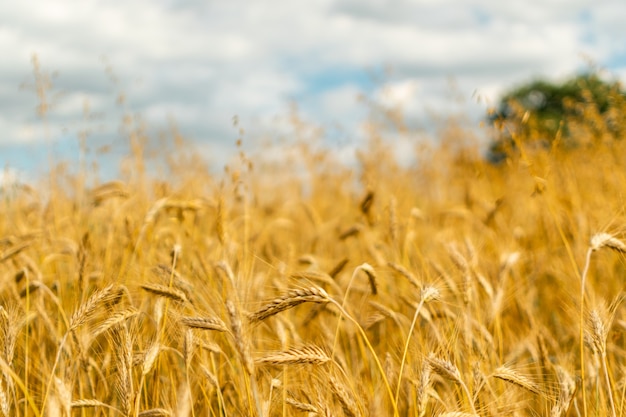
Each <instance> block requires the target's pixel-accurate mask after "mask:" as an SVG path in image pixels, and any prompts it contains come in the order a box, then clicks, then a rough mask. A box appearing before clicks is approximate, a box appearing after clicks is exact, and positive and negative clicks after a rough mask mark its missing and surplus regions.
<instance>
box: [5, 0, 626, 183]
mask: <svg viewBox="0 0 626 417" xmlns="http://www.w3.org/2000/svg"><path fill="white" fill-rule="evenodd" d="M624 16H626V2H624V1H623V0H595V1H593V2H592V1H587V0H584V1H583V0H567V1H565V0H524V1H521V0H510V1H497V0H412V1H411V0H389V1H379V0H344V1H340V0H309V1H293V0H258V1H253V2H251V1H239V0H228V1H217V0H133V1H127V0H88V1H71V0H59V1H55V0H51V1H45V2H44V1H40V0H39V1H37V0H21V1H19V2H8V1H7V2H1V3H0V50H1V51H2V58H1V59H0V163H3V165H4V167H8V168H9V169H10V170H12V171H15V172H18V173H22V174H23V173H26V174H28V175H33V174H35V175H36V174H40V173H42V172H45V167H46V164H47V163H48V160H49V155H51V154H52V155H53V156H54V157H55V158H62V159H66V160H69V161H78V155H79V152H78V145H77V144H78V140H77V133H78V132H80V131H87V130H88V131H89V132H90V134H89V136H88V138H87V143H88V150H89V152H90V153H89V155H90V156H91V157H92V158H95V157H96V156H95V155H96V150H98V149H99V148H101V147H110V149H111V150H110V151H109V153H108V155H109V158H113V159H114V158H115V157H116V155H117V154H116V152H118V153H119V155H121V154H122V153H123V152H125V149H124V141H125V139H124V135H123V132H121V130H120V127H121V120H122V117H123V116H124V115H125V114H140V115H141V117H142V118H143V120H144V121H145V123H146V124H147V125H148V126H150V128H151V129H154V130H159V129H160V130H166V129H168V126H170V125H171V123H172V121H175V123H176V125H177V126H178V129H179V130H180V131H181V132H182V133H183V134H184V135H185V136H187V137H188V138H189V139H190V140H192V141H193V142H194V143H195V144H196V146H197V149H198V153H199V154H200V155H203V156H204V157H205V158H206V159H207V160H209V161H210V162H211V164H213V165H214V166H218V167H221V166H223V165H224V164H225V161H226V160H227V159H228V158H229V157H230V156H231V155H233V154H234V152H235V145H234V143H235V140H236V139H237V137H238V134H237V129H236V128H234V127H233V117H234V116H237V117H238V119H239V124H240V126H241V127H243V128H245V129H246V132H247V133H246V137H245V138H244V142H245V141H246V140H249V141H253V139H254V138H255V137H258V136H261V135H262V134H268V135H271V133H272V132H273V131H276V132H279V131H280V130H281V126H282V125H281V123H283V120H284V117H285V115H286V114H287V113H288V110H289V108H290V105H291V104H293V103H297V105H298V108H299V112H300V115H301V116H302V117H303V118H304V119H306V120H309V121H311V122H313V123H316V124H322V125H324V126H327V127H329V129H328V131H327V138H326V141H327V143H328V144H329V146H334V147H336V148H337V149H338V150H339V151H341V152H344V153H345V154H346V155H348V156H347V157H348V158H349V154H350V153H351V152H352V151H353V149H354V147H355V146H358V143H359V141H361V140H362V133H361V132H362V122H363V120H364V118H365V117H366V114H367V110H366V107H365V106H364V105H363V104H362V102H361V103H360V102H359V101H358V99H357V98H358V96H359V95H360V94H364V95H366V96H368V97H370V98H372V99H376V100H378V101H380V102H381V103H385V104H388V105H396V104H399V105H402V106H403V107H404V108H405V109H406V112H407V118H408V119H409V120H412V121H414V122H415V125H416V126H426V125H427V123H428V122H427V121H426V120H427V119H428V117H430V116H429V115H432V114H433V113H437V114H443V113H445V112H447V111H464V112H466V113H467V114H468V115H469V116H470V119H472V120H475V121H476V123H477V122H478V120H479V119H480V117H481V116H482V115H483V114H484V111H485V107H486V105H487V104H485V103H489V102H491V103H494V102H495V100H496V99H497V97H498V94H499V93H501V92H502V91H504V90H506V89H507V88H509V87H511V86H512V85H515V84H518V83H520V82H524V81H527V80H529V79H530V78H532V77H538V76H545V77H550V78H558V77H564V76H567V75H571V74H573V73H575V72H576V71H579V70H580V69H581V68H584V67H585V66H586V65H587V62H588V61H589V60H591V61H592V62H594V63H595V64H597V65H599V66H601V67H603V68H607V69H608V70H609V71H610V72H611V73H613V74H615V75H616V76H620V77H622V78H623V79H624V78H626V42H625V40H626V25H624V24H623V18H624ZM34 54H36V56H37V58H38V61H39V64H40V67H41V71H42V73H43V75H44V78H43V80H44V81H45V76H50V79H51V82H52V88H51V90H49V91H48V93H47V95H48V98H47V99H48V100H49V102H50V104H51V107H50V109H49V112H47V114H46V117H45V119H44V120H42V119H41V118H40V117H38V115H37V106H38V104H39V103H40V100H39V99H38V98H37V94H36V88H35V87H36V86H37V84H36V83H35V80H34V77H33V62H32V57H33V55H34ZM41 80H42V79H40V81H41ZM382 81H384V82H385V84H384V87H383V85H382V84H381V82H382ZM39 85H41V83H39ZM120 95H122V96H123V98H124V100H123V101H121V102H119V101H118V98H119V97H120ZM479 98H480V102H479ZM460 99H462V100H460ZM460 101H463V104H459V103H460ZM85 109H88V113H89V116H85V114H86V113H85ZM277 135H278V133H277ZM119 155H117V156H119Z"/></svg>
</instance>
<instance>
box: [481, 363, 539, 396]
mask: <svg viewBox="0 0 626 417" xmlns="http://www.w3.org/2000/svg"><path fill="white" fill-rule="evenodd" d="M491 376H492V377H494V378H497V379H500V380H502V381H505V382H508V383H510V384H513V385H517V386H518V387H520V388H523V389H525V390H526V391H529V392H532V393H533V394H537V395H541V394H542V391H541V389H539V387H538V386H537V384H536V383H535V382H533V381H532V380H531V379H530V378H528V377H527V376H525V375H522V374H520V373H519V372H517V371H516V370H514V369H511V368H509V367H507V366H500V367H499V368H497V369H496V370H495V371H494V372H493V374H491Z"/></svg>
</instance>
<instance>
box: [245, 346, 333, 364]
mask: <svg viewBox="0 0 626 417" xmlns="http://www.w3.org/2000/svg"><path fill="white" fill-rule="evenodd" d="M330 360H331V358H330V357H329V356H328V353H326V351H325V350H324V349H322V348H320V347H318V346H303V347H300V348H291V349H289V350H287V351H284V352H275V353H272V354H270V355H267V356H265V357H263V358H261V359H258V360H257V363H263V364H269V365H304V364H310V365H322V364H325V363H327V362H329V361H330Z"/></svg>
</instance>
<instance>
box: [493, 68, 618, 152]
mask: <svg viewBox="0 0 626 417" xmlns="http://www.w3.org/2000/svg"><path fill="white" fill-rule="evenodd" d="M489 120H490V122H491V123H492V124H493V125H494V126H495V127H496V131H497V133H496V136H495V138H494V140H493V142H492V144H491V146H490V155H489V158H490V159H491V160H492V161H495V162H497V161H500V160H502V159H504V158H506V157H507V156H508V155H510V154H511V152H515V151H516V148H517V146H519V144H520V143H522V142H523V143H524V145H530V146H533V147H540V148H545V147H549V146H551V145H552V144H553V143H554V141H555V140H559V141H560V142H561V143H562V144H563V146H566V147H574V146H581V145H584V144H594V143H598V142H599V141H606V140H613V139H615V138H618V137H623V135H624V133H626V95H625V92H624V90H623V89H622V86H621V85H620V83H619V82H617V81H607V80H604V79H603V78H602V77H600V75H599V74H597V73H588V74H583V75H578V76H575V77H573V78H570V79H568V80H566V81H564V82H562V83H552V82H549V81H546V80H536V81H533V82H530V83H528V84H526V85H522V86H521V87H518V88H515V89H513V90H511V91H509V92H508V93H506V94H505V95H504V96H503V97H502V98H501V99H500V102H499V104H498V107H497V108H496V109H495V111H493V112H492V113H491V114H490V115H489Z"/></svg>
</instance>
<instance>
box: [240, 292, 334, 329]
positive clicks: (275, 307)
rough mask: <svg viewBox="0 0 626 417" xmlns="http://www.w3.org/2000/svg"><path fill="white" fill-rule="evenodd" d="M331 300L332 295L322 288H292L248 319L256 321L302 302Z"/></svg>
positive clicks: (326, 301)
mask: <svg viewBox="0 0 626 417" xmlns="http://www.w3.org/2000/svg"><path fill="white" fill-rule="evenodd" d="M329 301H330V296H329V295H328V294H327V293H326V291H324V290H323V289H321V288H317V287H310V288H302V289H295V290H290V291H288V292H287V294H285V295H283V296H280V297H278V298H275V299H273V300H271V301H269V302H267V304H265V305H264V306H263V307H261V308H260V309H259V310H257V311H256V312H254V313H252V314H250V315H249V316H248V319H249V320H250V321H251V322H252V323H256V322H260V321H263V320H265V319H266V318H268V317H271V316H273V315H275V314H278V313H280V312H282V311H285V310H288V309H290V308H292V307H295V306H297V305H300V304H302V303H307V302H308V303H328V302H329Z"/></svg>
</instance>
